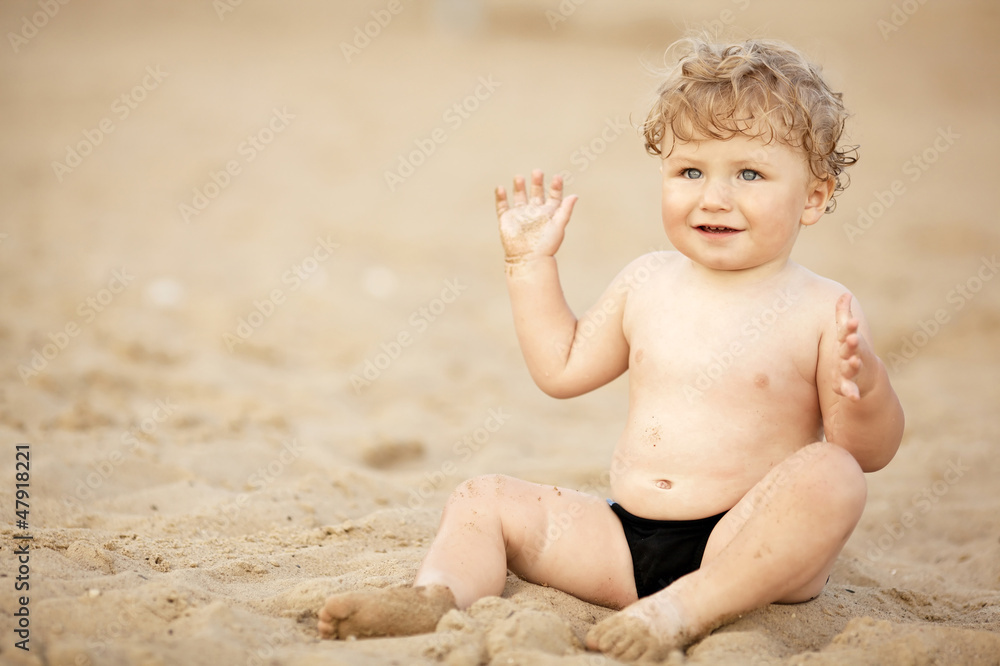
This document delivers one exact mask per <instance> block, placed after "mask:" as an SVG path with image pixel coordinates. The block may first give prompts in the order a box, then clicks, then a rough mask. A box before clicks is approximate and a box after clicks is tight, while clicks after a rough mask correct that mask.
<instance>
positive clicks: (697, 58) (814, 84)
mask: <svg viewBox="0 0 1000 666" xmlns="http://www.w3.org/2000/svg"><path fill="white" fill-rule="evenodd" d="M673 51H676V52H677V53H678V56H677V62H676V65H674V66H673V68H672V69H670V70H669V72H668V73H667V77H666V79H665V80H664V81H663V83H662V84H661V85H660V87H659V88H658V89H657V91H656V101H655V102H654V103H653V105H652V108H651V109H650V111H649V114H648V116H647V117H646V122H645V123H644V124H643V127H642V130H643V135H644V137H645V140H646V150H647V152H649V153H650V154H651V155H661V156H664V157H666V156H668V155H670V153H671V152H672V151H673V142H674V141H677V140H680V141H690V140H692V139H698V138H704V137H709V138H713V139H721V140H726V139H730V138H732V137H733V136H735V135H736V134H742V135H745V136H749V137H754V138H756V137H760V138H762V139H763V140H764V141H766V142H768V143H770V142H773V141H779V142H782V143H784V144H787V145H790V146H792V147H795V148H801V149H802V150H804V151H805V153H806V156H807V158H808V161H809V167H810V170H811V171H812V173H813V175H815V176H816V177H817V178H820V179H824V180H825V179H827V178H831V177H832V178H833V179H834V181H835V188H834V193H835V194H834V196H836V193H837V192H841V191H843V190H844V188H846V187H847V185H848V183H849V180H848V179H847V174H845V173H844V169H845V168H847V167H849V166H850V165H852V164H854V163H855V162H857V161H858V154H857V148H858V147H857V146H840V145H838V144H839V142H840V140H841V135H842V134H843V132H844V122H845V121H846V119H847V116H848V113H847V111H846V109H845V108H844V104H843V101H842V95H841V93H839V92H834V91H833V90H831V89H830V87H829V85H827V83H826V81H825V80H824V79H823V77H822V75H821V74H820V71H819V69H818V68H817V67H816V66H814V65H812V64H811V63H810V62H809V61H807V60H806V58H805V57H804V56H803V55H802V54H801V53H800V52H799V51H797V50H795V49H794V48H792V47H791V46H788V45H787V44H783V43H781V42H777V41H771V40H762V39H751V40H748V41H745V42H742V43H739V44H714V43H711V42H709V41H707V40H705V39H702V38H700V37H689V38H686V39H683V40H681V41H679V42H677V43H676V44H674V46H672V47H671V49H670V50H669V51H668V53H669V52H673ZM667 130H669V132H670V135H671V139H670V141H671V145H670V146H663V145H662V143H663V141H664V138H665V137H666V135H667ZM835 207H836V202H835V200H834V198H833V197H831V198H830V203H829V204H828V206H827V212H832V211H833V209H834V208H835Z"/></svg>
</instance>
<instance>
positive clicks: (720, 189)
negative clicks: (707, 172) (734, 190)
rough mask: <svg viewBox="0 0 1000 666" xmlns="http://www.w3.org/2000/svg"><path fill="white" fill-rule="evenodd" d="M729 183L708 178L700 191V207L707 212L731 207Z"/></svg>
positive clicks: (725, 209)
mask: <svg viewBox="0 0 1000 666" xmlns="http://www.w3.org/2000/svg"><path fill="white" fill-rule="evenodd" d="M730 195H731V192H730V188H729V184H728V183H725V182H723V181H721V180H719V179H708V180H706V181H705V187H704V189H702V192H701V209H702V210H704V211H708V212H718V211H727V210H729V209H730V208H731V207H732V203H731V199H730Z"/></svg>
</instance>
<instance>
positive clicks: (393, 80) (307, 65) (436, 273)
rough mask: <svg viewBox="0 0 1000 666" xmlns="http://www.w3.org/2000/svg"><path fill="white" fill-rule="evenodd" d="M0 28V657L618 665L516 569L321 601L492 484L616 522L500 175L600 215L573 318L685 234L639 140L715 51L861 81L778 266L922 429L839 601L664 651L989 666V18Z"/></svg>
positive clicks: (151, 15) (428, 5) (589, 410)
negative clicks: (528, 489) (354, 599)
mask: <svg viewBox="0 0 1000 666" xmlns="http://www.w3.org/2000/svg"><path fill="white" fill-rule="evenodd" d="M0 26H2V28H3V33H4V35H5V37H4V41H5V44H4V45H3V46H0V117H2V118H3V121H4V122H3V123H2V124H0V210H2V216H0V308H2V316H0V350H2V358H3V359H4V363H3V365H2V366H0V441H2V443H3V451H4V452H5V454H4V455H5V460H6V461H7V462H6V467H4V468H3V469H2V470H0V471H2V474H0V476H2V480H0V509H2V512H3V519H2V520H0V536H2V539H0V586H2V588H3V592H2V593H0V636H2V637H3V640H2V641H0V663H3V664H12V665H19V666H21V665H23V666H28V665H31V666H41V665H43V664H44V665H46V666H71V665H72V666H90V665H94V666H97V665H113V666H117V665H125V664H143V665H157V664H162V665H172V664H234V665H235V664H240V665H242V664H247V665H248V666H250V665H265V664H266V665H272V664H274V665H276V664H283V665H285V664H287V665H293V666H310V665H313V664H316V665H318V664H351V665H355V664H357V665H361V666H366V665H379V664H399V665H411V664H438V663H443V664H449V665H450V666H474V665H477V664H491V665H493V666H499V665H500V664H519V665H528V666H605V665H607V666H610V665H611V664H613V663H617V662H614V661H612V660H610V659H607V658H605V657H604V656H602V655H600V654H597V653H592V652H587V651H586V650H584V649H583V647H582V643H581V641H582V639H583V636H584V635H585V634H586V632H587V630H588V629H589V628H590V627H591V626H592V625H593V624H594V623H595V622H597V621H599V620H601V619H602V618H604V617H606V616H607V615H608V614H609V613H610V612H611V611H609V610H607V609H604V608H601V607H598V606H593V605H590V604H587V603H584V602H582V601H579V600H577V599H575V598H573V597H571V596H569V595H566V594H564V593H562V592H559V591H557V590H554V589H549V588H545V587H539V586H536V585H532V584H529V583H526V582H524V581H521V580H518V579H517V578H515V577H514V576H512V575H511V576H509V577H508V582H507V587H506V590H505V592H504V595H503V597H501V598H489V599H484V600H482V601H480V602H479V603H477V604H476V605H474V606H473V607H472V608H470V609H469V610H468V611H465V612H458V611H454V612H452V613H450V614H449V615H447V616H446V617H445V618H444V619H443V620H442V622H441V624H440V625H439V626H438V631H437V632H435V633H434V634H429V635H424V636H414V637H408V638H395V639H374V640H358V641H337V642H335V641H321V640H319V638H318V636H317V634H316V630H315V625H316V613H317V610H318V608H319V607H320V605H321V604H322V602H323V600H324V599H325V598H326V597H327V596H328V595H330V594H331V593H334V592H338V591H347V590H358V589H373V588H384V587H390V586H398V585H406V584H408V583H409V582H411V581H412V579H413V576H414V574H415V572H416V570H417V567H418V565H419V563H420V561H421V559H422V557H423V554H424V553H425V551H426V548H427V546H428V544H429V543H430V541H431V539H432V538H433V536H434V533H435V530H436V528H437V524H438V520H439V518H440V512H441V507H442V505H443V504H444V501H445V499H446V498H447V496H448V494H449V493H450V492H451V490H452V489H453V488H454V487H455V486H456V485H457V484H459V483H460V482H461V481H463V480H464V479H466V478H468V477H471V476H475V475H478V474H486V473H502V474H509V475H512V476H516V477H519V478H524V479H527V480H530V481H535V482H540V483H546V484H553V485H559V486H565V487H570V488H576V489H583V490H586V491H588V492H592V493H593V494H595V495H599V496H606V495H605V494H606V493H607V476H606V471H607V468H608V464H609V460H610V456H611V450H612V447H613V445H614V442H615V441H616V439H617V437H618V435H619V433H620V432H621V429H622V427H623V424H624V419H625V413H626V407H627V386H626V382H625V381H624V380H623V379H619V380H616V381H615V382H613V383H612V384H610V385H608V386H606V387H604V388H601V389H599V390H597V391H595V392H593V393H591V394H588V395H586V396H583V397H580V398H575V399H572V400H568V401H559V400H555V399H552V398H549V397H547V396H546V395H545V394H543V393H542V392H541V391H540V390H539V389H537V388H536V387H535V386H534V384H533V383H532V381H531V379H530V377H529V375H528V372H527V370H526V368H525V366H524V362H523V360H522V359H521V355H520V352H519V350H518V347H517V341H516V338H515V335H514V329H513V324H512V322H511V315H510V308H509V303H508V300H507V295H506V290H505V284H504V274H503V254H502V250H501V247H500V243H499V241H498V238H497V233H496V219H495V215H494V211H493V202H492V190H493V188H494V187H495V186H496V185H498V184H507V183H509V182H510V179H511V177H512V176H513V175H514V174H515V173H525V172H527V171H528V170H530V169H531V168H533V167H539V168H542V169H544V170H545V171H546V173H549V174H551V173H562V174H563V175H564V177H565V178H566V181H567V183H568V184H567V191H568V192H572V193H576V194H579V196H580V200H579V203H578V204H577V207H576V212H575V213H574V216H573V221H572V223H571V224H570V227H569V229H568V231H567V238H566V241H565V243H564V244H563V246H562V248H561V250H560V253H559V262H560V269H561V275H562V280H563V285H564V287H565V290H566V294H567V299H568V301H569V303H570V305H571V306H572V307H573V308H574V310H575V311H577V312H578V313H579V312H581V311H582V310H583V309H585V308H586V307H588V306H589V305H590V304H591V303H592V302H593V301H594V300H595V299H596V298H597V297H598V296H599V295H600V293H601V290H602V289H603V288H604V287H605V286H606V285H607V284H608V282H609V281H610V280H611V279H612V278H613V277H614V276H615V274H616V273H617V272H618V271H619V270H620V269H621V267H622V266H624V265H625V264H626V263H627V262H628V261H630V260H631V259H632V258H634V257H636V256H638V255H640V254H642V253H645V252H648V251H650V250H652V249H669V245H668V244H667V240H666V238H665V236H664V234H663V230H662V227H661V223H660V213H659V206H660V202H659V196H660V195H659V173H658V170H657V164H656V161H655V160H654V158H652V157H650V156H648V155H646V154H645V152H644V150H643V145H642V140H641V138H640V137H639V135H638V133H637V132H636V130H635V129H634V127H633V124H634V123H635V122H637V121H638V120H640V119H641V118H642V117H644V113H645V110H646V107H647V104H648V102H649V99H650V95H651V94H652V91H653V89H654V87H655V83H656V78H655V76H654V75H653V74H651V73H650V71H649V70H650V67H653V66H656V65H658V64H662V57H663V53H664V50H665V49H666V47H667V46H668V45H669V44H670V43H671V42H673V41H674V40H675V39H677V38H678V37H680V36H681V35H682V34H683V32H684V31H685V30H686V29H688V28H690V27H699V26H700V27H707V28H708V29H710V30H716V29H721V30H725V31H727V32H728V33H729V34H732V35H734V36H736V37H743V36H747V35H752V36H766V37H773V38H777V39H783V40H786V41H789V42H791V43H792V44H795V45H797V46H799V47H800V48H802V49H803V50H804V51H806V52H807V53H808V54H809V55H810V56H811V57H812V58H813V59H814V60H816V61H817V62H819V63H821V64H822V65H823V68H824V71H825V72H826V74H827V76H828V78H829V79H830V80H831V82H832V83H833V85H834V86H835V87H836V88H837V89H839V90H842V91H843V92H844V98H845V102H846V104H847V106H848V107H849V108H850V109H851V110H852V112H853V116H852V118H851V120H850V121H849V124H848V130H847V131H848V134H849V136H850V139H851V141H852V142H854V143H857V144H860V146H861V148H860V155H861V159H860V161H859V163H858V164H857V166H856V167H855V168H854V169H853V171H852V173H851V178H852V183H851V185H850V187H849V188H848V189H847V191H846V192H845V193H843V195H842V196H841V197H840V199H839V204H838V208H837V210H836V211H835V212H834V213H833V214H831V215H828V216H826V217H824V219H823V220H822V221H821V222H820V223H819V224H818V225H816V226H814V227H810V228H808V229H806V230H804V231H803V232H802V234H801V235H800V236H799V241H798V244H797V247H796V250H795V254H794V255H793V259H795V260H796V261H798V262H800V263H802V264H803V265H805V266H807V267H809V268H810V269H812V270H813V271H815V272H817V273H820V274H822V275H826V276H828V277H831V278H833V279H835V280H837V281H839V282H841V283H843V284H844V285H846V286H847V287H848V288H850V289H851V290H852V291H853V292H854V294H855V295H856V296H857V297H858V299H859V300H860V302H861V303H862V304H863V306H864V308H865V313H866V315H867V317H868V320H869V322H870V323H871V326H872V329H873V332H874V336H875V343H876V348H877V351H878V353H879V354H880V355H881V357H882V358H883V360H884V361H885V363H886V365H887V367H888V368H889V371H890V376H891V378H892V381H893V385H894V387H895V389H896V391H897V393H898V394H899V396H900V399H901V401H902V404H903V407H904V409H905V411H906V417H907V426H906V432H905V435H904V439H903V443H902V446H901V448H900V450H899V453H898V454H897V456H896V458H895V459H894V460H893V461H892V463H890V464H889V465H888V466H887V467H886V468H885V469H884V470H881V471H879V472H876V473H873V474H870V475H868V484H869V499H868V505H867V508H866V511H865V514H864V516H863V518H862V520H861V523H860V524H859V526H858V528H857V530H856V531H855V533H854V535H853V536H852V538H851V540H850V541H849V542H848V544H847V546H846V548H845V549H844V551H843V553H842V555H841V557H840V559H839V561H838V563H837V565H836V568H835V569H834V572H833V575H832V577H831V580H830V582H829V584H828V585H827V587H826V590H825V591H824V592H823V594H822V595H821V596H820V597H819V598H817V599H816V600H814V601H812V602H809V603H806V604H801V605H794V606H770V607H766V608H763V609H760V610H758V611H755V612H753V613H750V614H748V615H746V616H744V617H742V618H741V619H739V620H737V621H736V622H733V623H732V624H730V625H727V626H726V627H724V628H722V629H720V630H718V631H716V632H715V633H713V634H712V635H710V636H709V637H707V638H705V639H704V640H702V641H700V642H698V643H696V644H695V645H694V646H692V647H691V648H690V649H688V650H687V652H686V653H684V654H681V653H679V652H678V653H675V654H674V655H673V656H671V657H670V659H669V660H668V661H667V662H665V663H668V664H672V665H675V666H676V665H677V664H705V665H709V664H712V665H715V664H723V665H728V664H733V665H745V664H768V665H770V664H783V665H784V664H787V665H792V664H810V665H837V666H855V665H858V664H864V665H867V664H871V665H880V666H882V665H903V664H906V665H923V664H941V665H953V664H961V665H964V664H975V665H987V664H1000V492H998V490H997V485H996V480H995V479H996V475H997V473H998V471H1000V464H998V462H997V459H998V458H997V451H998V447H1000V419H998V416H997V414H998V405H1000V382H998V381H997V377H998V376H1000V333H998V331H1000V278H997V273H998V272H1000V264H998V263H997V254H998V250H1000V227H998V225H997V222H998V220H997V212H996V206H995V204H994V203H992V200H993V195H994V194H995V193H994V191H993V186H991V185H990V183H989V180H990V178H991V177H992V174H993V171H994V168H995V157H996V155H997V153H998V151H1000V123H998V120H997V118H998V115H997V109H998V108H1000V85H998V84H1000V80H998V76H997V72H998V71H1000V49H998V47H997V43H998V40H1000V7H998V5H997V4H996V3H993V2H990V1H989V0H959V1H956V2H949V3H944V2H935V1H933V0H932V1H930V2H922V1H918V0H896V1H895V2H892V1H890V0H877V1H874V2H862V1H861V0H850V1H848V2H844V3H837V4H835V5H834V4H830V3H818V2H792V1H791V0H774V1H766V0H761V1H759V2H752V1H751V0H710V1H706V2H701V3H689V2H681V1H680V0H670V1H663V2H655V3H653V2H641V1H640V0H627V1H624V2H614V3H612V2H608V1H606V0H589V1H587V0H549V1H542V0H538V1H535V0H516V1H511V2H501V0H490V1H484V2H482V3H476V2H471V1H469V2H461V1H460V0H438V1H437V2H431V1H430V0H428V1H426V2H421V1H418V0H373V1H371V2H368V1H360V0H351V1H350V2H342V3H324V2H320V1H319V0H310V1H302V2H296V3H290V4H289V3H280V2H276V1H264V0H259V1H258V0H211V1H210V0H204V1H203V2H183V3H152V2H125V1H124V0H122V1H119V2H113V1H104V0H102V1H97V2H86V3H85V2H69V1H68V0H33V1H25V0H16V1H11V2H5V3H4V4H3V6H2V7H0ZM18 454H22V456H21V458H20V460H21V461H24V460H30V470H27V469H24V470H23V473H24V476H20V477H19V476H17V475H18V473H19V472H21V471H22V469H23V468H22V469H19V468H18V467H17V466H16V463H17V462H18V457H17V456H18ZM991 479H993V480H991ZM18 483H21V484H23V485H22V486H21V487H18V486H17V484H18ZM18 490H22V491H23V492H22V493H21V495H20V498H21V501H22V504H18V503H17V500H18V499H19V496H18V494H17V491H18ZM19 510H20V511H23V512H24V513H22V514H20V515H19V514H18V513H17V512H18V511H19ZM19 521H23V522H19ZM28 537H30V539H29V538H28ZM18 632H21V633H18ZM19 645H20V646H19ZM22 647H24V648H29V649H27V650H26V649H21V648H22Z"/></svg>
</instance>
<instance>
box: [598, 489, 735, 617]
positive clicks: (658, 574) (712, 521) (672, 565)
mask: <svg viewBox="0 0 1000 666" xmlns="http://www.w3.org/2000/svg"><path fill="white" fill-rule="evenodd" d="M608 504H610V505H611V510H612V511H614V512H615V514H616V515H617V516H618V519H619V520H621V522H622V529H623V530H625V540H626V541H627V542H628V548H629V550H630V551H631V552H632V571H633V572H634V573H635V591H636V592H637V593H638V595H639V598H640V599H641V598H642V597H648V596H649V595H651V594H654V593H656V592H659V591H660V590H662V589H663V588H665V587H666V586H668V585H670V584H671V583H673V582H674V581H675V580H677V579H678V578H680V577H681V576H684V575H686V574H689V573H691V572H692V571H695V570H696V569H697V568H698V567H700V566H701V558H702V556H703V555H704V554H705V544H707V543H708V537H709V535H711V534H712V528H714V527H715V525H716V523H718V522H719V520H721V519H722V517H723V516H724V515H726V512H725V511H723V512H722V513H720V514H718V515H715V516H709V517H708V518H699V519H697V520H650V519H649V518H640V517H639V516H634V515H632V514H631V513H629V512H628V511H626V510H625V509H623V508H622V506H621V505H620V504H618V503H617V502H613V501H612V500H608Z"/></svg>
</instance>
